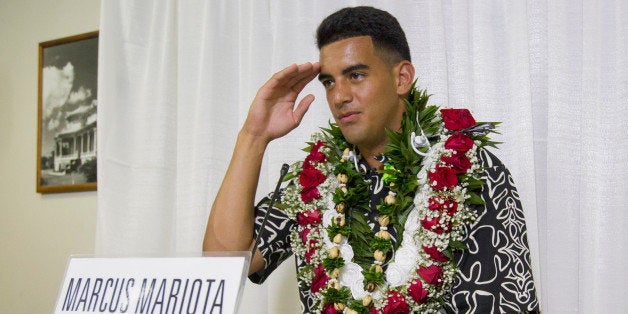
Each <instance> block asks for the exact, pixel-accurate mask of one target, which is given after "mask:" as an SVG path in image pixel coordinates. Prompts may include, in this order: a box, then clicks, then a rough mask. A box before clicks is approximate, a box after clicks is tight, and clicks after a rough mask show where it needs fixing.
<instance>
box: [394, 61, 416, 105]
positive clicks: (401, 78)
mask: <svg viewBox="0 0 628 314" xmlns="http://www.w3.org/2000/svg"><path fill="white" fill-rule="evenodd" d="M396 70H397V71H395V72H396V73H395V74H396V75H397V94H398V95H399V96H406V95H408V93H409V92H410V88H412V82H414V65H412V63H411V62H410V61H407V60H404V61H401V62H399V63H398V64H397V66H396Z"/></svg>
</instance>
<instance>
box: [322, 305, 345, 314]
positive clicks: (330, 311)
mask: <svg viewBox="0 0 628 314" xmlns="http://www.w3.org/2000/svg"><path fill="white" fill-rule="evenodd" d="M321 313H323V314H340V312H338V311H336V308H334V304H333V303H329V304H327V305H325V306H324V307H323V311H322V312H321Z"/></svg>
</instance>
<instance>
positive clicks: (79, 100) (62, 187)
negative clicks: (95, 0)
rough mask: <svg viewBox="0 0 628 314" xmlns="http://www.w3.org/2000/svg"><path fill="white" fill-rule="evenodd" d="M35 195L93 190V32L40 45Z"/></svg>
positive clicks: (95, 69) (95, 38) (95, 76)
mask: <svg viewBox="0 0 628 314" xmlns="http://www.w3.org/2000/svg"><path fill="white" fill-rule="evenodd" d="M38 71H39V73H38V81H39V83H38V95H37V102H38V110H37V192H38V193H60V192H75V191H94V190H96V188H97V178H96V173H97V167H96V165H97V159H96V151H97V140H96V138H97V128H96V126H97V123H96V122H97V121H96V117H97V116H96V114H97V106H98V103H97V99H98V94H97V93H98V90H97V86H98V82H97V81H98V31H94V32H89V33H84V34H80V35H75V36H70V37H65V38H59V39H55V40H50V41H46V42H41V43H39V67H38Z"/></svg>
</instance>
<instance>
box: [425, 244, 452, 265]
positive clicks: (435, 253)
mask: <svg viewBox="0 0 628 314" xmlns="http://www.w3.org/2000/svg"><path fill="white" fill-rule="evenodd" d="M423 251H424V252H425V253H427V254H428V255H429V256H430V258H431V259H433V260H435V261H438V262H441V263H446V262H448V261H449V258H448V257H447V256H445V254H443V253H442V252H441V251H439V250H438V248H437V247H436V246H434V245H433V246H430V247H427V246H423Z"/></svg>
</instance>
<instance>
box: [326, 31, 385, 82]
mask: <svg viewBox="0 0 628 314" xmlns="http://www.w3.org/2000/svg"><path fill="white" fill-rule="evenodd" d="M373 57H376V56H375V54H374V46H373V41H372V40H371V37H370V36H359V37H350V38H345V39H341V40H338V41H335V42H333V43H330V44H327V45H325V46H323V47H322V48H321V51H320V56H319V62H320V65H321V73H327V72H336V71H342V70H343V69H345V68H346V67H349V66H353V65H355V64H368V62H369V60H371V59H372V58H373Z"/></svg>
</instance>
